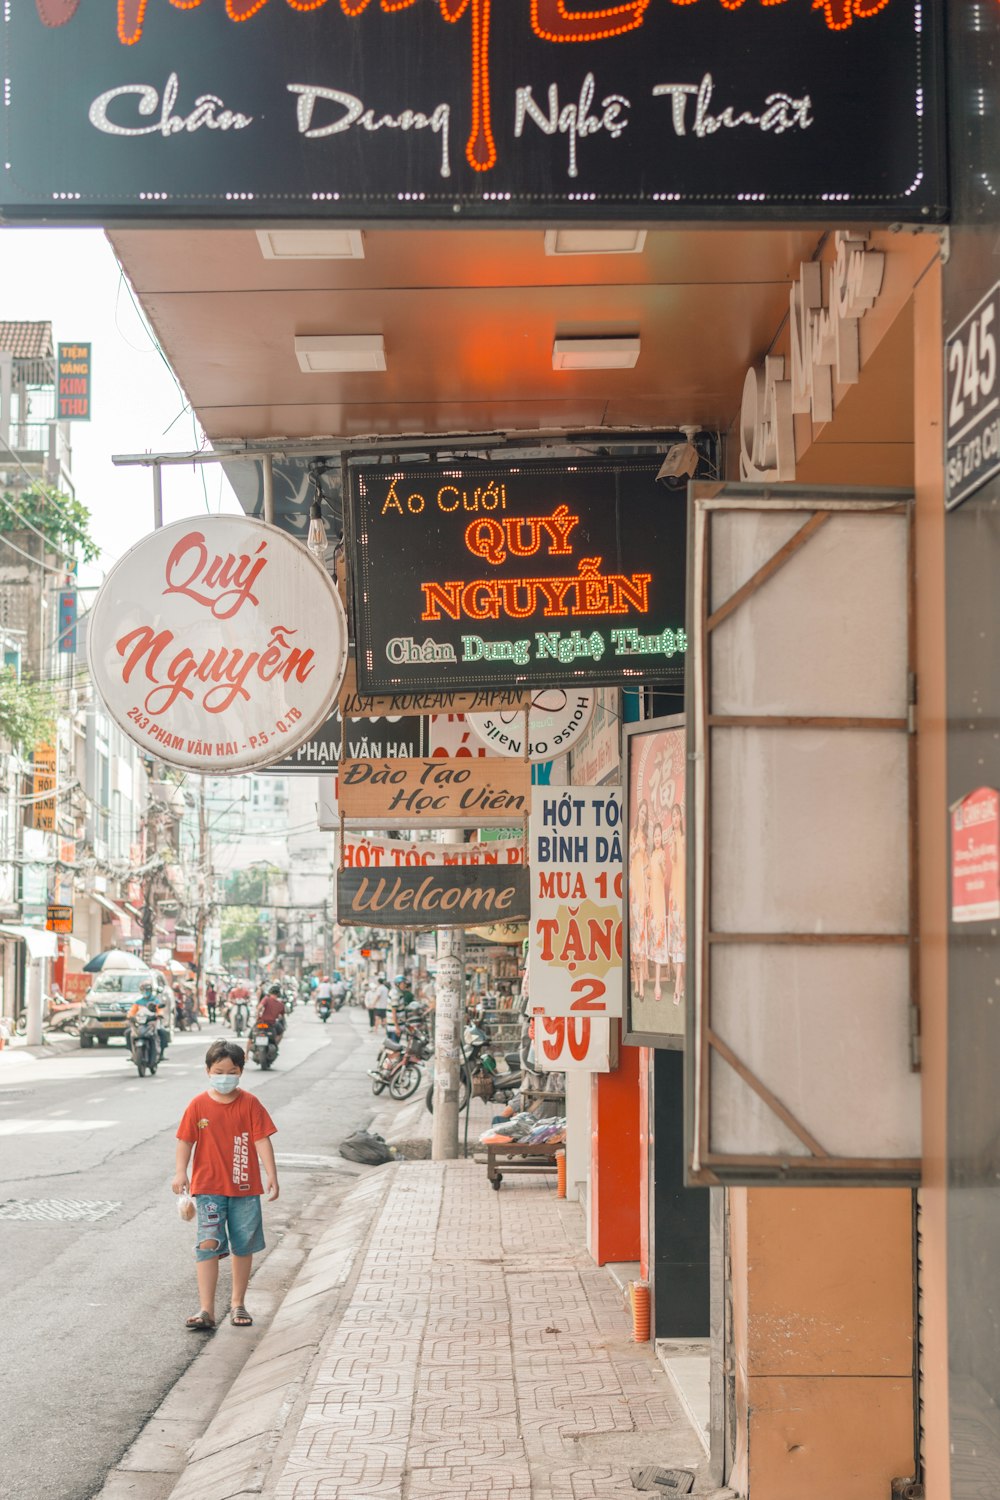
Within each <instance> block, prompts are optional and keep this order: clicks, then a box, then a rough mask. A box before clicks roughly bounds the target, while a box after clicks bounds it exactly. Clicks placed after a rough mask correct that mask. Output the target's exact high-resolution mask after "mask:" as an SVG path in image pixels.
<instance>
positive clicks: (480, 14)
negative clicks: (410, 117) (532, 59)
mask: <svg viewBox="0 0 1000 1500" xmlns="http://www.w3.org/2000/svg"><path fill="white" fill-rule="evenodd" d="M148 3H149V0H116V14H117V33H118V40H119V41H120V42H121V44H122V46H125V47H133V46H135V45H136V44H137V43H138V42H140V41H141V40H142V34H143V27H144V24H145V19H146V9H147V5H148ZM203 3H204V0H170V4H171V5H172V6H174V7H175V8H176V9H178V10H197V9H198V8H199V7H200V6H201V5H202V4H203ZM267 3H268V0H225V9H226V15H227V16H228V17H229V19H230V21H233V22H236V23H241V22H245V21H249V20H251V19H252V18H253V17H254V16H255V15H256V14H257V13H258V11H260V10H262V9H263V8H264V6H265V5H267ZM286 3H287V4H288V6H289V8H290V9H292V10H294V11H302V12H309V11H315V10H321V9H323V8H324V7H325V6H326V5H328V4H332V3H333V0H286ZM371 3H372V0H340V10H341V12H342V13H343V15H344V16H347V17H349V18H351V19H353V18H356V17H360V16H361V15H362V14H363V12H364V11H366V10H367V9H368V7H369V5H370V4H371ZM416 3H417V0H379V5H380V7H381V9H382V10H383V11H384V12H386V13H393V12H396V11H401V10H409V9H411V8H412V7H413V6H414V5H415V4H416ZM492 3H493V0H437V5H438V10H439V12H440V14H441V17H442V19H443V20H444V21H447V22H448V23H450V24H452V25H455V24H457V23H458V22H459V21H461V20H463V19H464V18H465V17H466V16H468V17H469V23H470V32H471V37H470V42H471V57H470V76H471V121H470V130H469V137H468V141H467V143H466V148H465V156H466V160H467V162H468V164H469V166H470V167H471V168H472V169H473V171H475V172H489V171H491V170H492V169H493V167H494V166H495V165H496V161H497V147H496V141H495V139H494V135H493V116H492V101H491V69H490V25H491V20H492ZM650 3H651V0H625V3H624V4H620V5H610V6H604V7H601V8H598V9H592V10H573V9H569V8H567V0H530V4H529V20H530V25H531V30H532V32H533V33H534V35H535V36H536V37H538V38H540V39H541V40H542V41H546V42H553V43H557V44H562V43H572V42H584V43H586V42H597V41H609V40H611V39H613V38H614V37H617V36H622V35H624V34H625V33H627V32H630V31H635V30H636V29H637V28H638V27H640V26H642V24H643V22H644V20H645V17H646V12H647V10H648V8H649V5H650ZM660 3H664V0H660ZM666 3H669V4H672V5H690V4H697V3H699V0H666ZM720 3H721V4H722V5H723V7H724V8H725V10H727V11H735V10H739V9H741V8H742V7H743V5H744V4H745V3H746V0H720ZM760 3H761V4H762V5H769V6H773V5H786V4H788V3H789V0H760ZM888 3H889V0H811V4H812V9H813V10H817V11H819V12H820V13H821V15H822V17H823V20H824V22H825V23H826V26H827V28H828V30H830V31H844V30H846V29H847V28H848V27H850V26H853V24H854V22H855V21H864V20H868V19H870V18H871V17H872V16H875V15H877V14H878V13H879V12H880V11H881V10H883V9H884V8H885V7H886V6H887V5H888ZM79 4H80V0H35V5H36V8H37V10H38V15H39V18H40V20H41V22H42V24H43V25H44V26H48V27H59V26H65V25H66V24H67V23H68V22H70V21H71V20H72V19H73V17H74V16H75V14H76V12H77V10H78V8H79ZM591 81H592V80H591ZM670 87H672V88H680V89H682V90H685V89H688V88H691V89H693V90H694V91H695V92H697V91H698V89H699V88H703V87H704V82H703V84H702V85H700V86H699V85H690V86H689V85H671V86H670ZM584 88H585V91H586V84H585V86H584ZM522 95H523V97H522ZM592 100H593V92H592V91H591V92H590V95H589V97H588V98H585V97H584V94H583V93H581V96H580V100H579V102H578V103H577V104H573V105H564V106H563V108H562V109H561V110H557V108H556V106H557V103H558V101H557V100H553V99H552V97H551V91H550V98H549V109H548V113H546V112H545V111H543V110H542V109H540V107H539V106H538V104H537V103H536V102H535V100H534V99H533V98H532V97H531V91H530V89H528V90H520V91H519V95H518V104H517V107H518V114H519V122H520V124H521V125H522V126H523V123H524V118H525V116H526V115H527V116H530V117H531V118H532V119H533V120H534V122H535V124H536V125H538V126H539V128H541V129H542V130H544V131H546V132H547V133H550V134H554V133H555V132H556V131H557V130H558V131H560V132H561V133H564V134H569V135H570V137H571V142H570V161H571V165H570V175H571V176H574V175H575V150H576V140H577V138H578V137H582V136H584V135H587V134H593V133H594V132H595V131H596V130H601V129H603V130H607V131H608V132H609V133H611V134H612V135H617V134H619V133H620V132H621V130H623V129H624V128H625V125H626V124H627V120H626V119H625V118H624V117H623V116H622V113H621V111H622V110H623V109H624V108H626V107H627V105H628V101H627V100H625V99H624V98H623V97H622V96H620V95H614V94H612V95H609V96H608V97H607V98H606V99H604V100H603V101H602V103H601V106H600V107H601V113H600V114H597V115H594V114H592V113H591V112H590V105H591V103H592ZM359 102H360V101H359ZM686 102H687V100H686V97H684V98H682V99H680V100H678V98H677V96H676V95H675V96H674V100H673V103H674V109H675V114H674V121H675V127H676V120H677V115H676V108H677V105H678V103H680V105H681V108H682V109H683V108H684V107H685V106H686ZM806 102H807V101H805V100H798V101H796V100H788V101H787V103H783V104H782V103H780V102H779V101H773V102H772V103H771V104H769V106H768V107H769V108H770V109H772V110H773V111H775V113H774V115H773V118H774V119H775V120H776V121H780V120H783V119H785V118H786V117H788V118H790V119H791V121H792V123H793V124H794V123H797V124H799V125H804V123H805V122H804V121H803V120H802V119H801V117H800V118H797V119H796V118H795V115H796V106H802V105H804V104H805V103H806ZM199 103H201V101H199ZM155 107H156V106H155V104H154V105H153V108H154V109H155ZM705 110H706V112H707V100H706V102H705ZM765 113H766V111H765ZM726 114H731V111H724V112H723V115H722V116H716V117H713V118H714V119H715V120H716V121H717V122H718V123H716V124H715V126H714V128H716V129H718V128H719V127H720V124H721V125H730V124H743V123H751V121H750V120H749V119H744V118H742V117H741V118H736V117H732V118H731V119H729V120H726V119H725V115H726ZM799 114H800V115H801V110H799ZM706 119H707V115H706ZM201 123H208V121H207V120H205V121H202V122H201ZM386 123H387V122H386ZM703 123H705V121H704V120H703ZM752 123H755V124H757V123H760V122H759V121H758V120H757V119H756V118H755V119H754V120H753V122H752ZM154 128H157V129H158V128H159V127H154ZM181 128H191V127H184V126H182V127H181ZM223 128H225V127H223ZM237 128H238V127H237ZM343 128H346V127H343ZM413 128H417V127H416V126H414V127H413ZM761 128H762V129H765V128H766V129H778V128H779V126H778V125H777V124H769V125H767V126H765V125H763V124H761ZM780 128H782V129H787V128H791V125H781V126H780Z"/></svg>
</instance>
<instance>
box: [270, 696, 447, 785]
mask: <svg viewBox="0 0 1000 1500" xmlns="http://www.w3.org/2000/svg"><path fill="white" fill-rule="evenodd" d="M428 722H429V721H428V720H427V719H425V718H421V717H417V716H416V715H412V714H407V715H406V716H405V717H402V718H398V717H390V718H385V717H383V718H379V719H348V721H347V731H346V733H345V732H344V729H343V724H342V720H341V717H340V711H339V709H338V710H337V712H336V713H334V714H331V715H330V717H329V718H328V719H327V721H326V723H325V724H321V725H320V727H319V729H318V730H317V731H316V733H315V734H314V735H312V736H311V737H310V738H309V739H307V740H305V741H303V743H302V744H301V745H300V746H299V747H298V749H297V750H293V751H292V753H291V755H286V756H285V758H284V759H283V760H279V761H276V762H275V764H274V765H272V766H268V767H267V770H266V771H265V772H262V773H261V774H262V775H266V774H267V773H268V772H277V773H278V774H279V775H280V776H288V775H290V774H291V775H295V774H299V775H303V776H315V775H317V774H323V773H329V774H332V773H333V772H334V771H336V769H337V767H338V766H339V765H340V751H341V745H342V744H343V746H344V754H345V755H346V756H347V757H348V759H360V758H367V757H369V756H371V757H374V758H375V759H377V760H381V759H382V758H383V757H384V756H389V757H394V758H404V759H405V758H407V757H409V756H413V755H426V754H427V724H428Z"/></svg>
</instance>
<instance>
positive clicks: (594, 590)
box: [350, 459, 687, 693]
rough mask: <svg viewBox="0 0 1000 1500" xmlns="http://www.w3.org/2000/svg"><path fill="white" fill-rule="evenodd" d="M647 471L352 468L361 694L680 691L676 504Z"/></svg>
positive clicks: (567, 464) (579, 466)
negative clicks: (668, 686) (606, 687)
mask: <svg viewBox="0 0 1000 1500" xmlns="http://www.w3.org/2000/svg"><path fill="white" fill-rule="evenodd" d="M658 467H659V465H658V463H657V461H656V460H655V459H654V460H652V461H650V460H636V461H634V462H627V461H626V462H618V463H616V462H613V461H602V460H599V459H583V460H571V459H561V460H558V461H556V460H534V461H524V462H520V461H519V462H516V463H508V464H504V465H501V464H493V463H487V464H482V463H481V464H469V465H468V466H464V467H457V468H452V467H450V466H449V467H433V468H416V467H414V468H394V467H389V466H388V465H386V466H383V467H380V468H371V467H361V468H356V469H352V471H351V508H350V509H351V514H350V548H351V564H352V569H351V571H352V583H353V589H354V622H355V636H356V648H357V671H358V683H359V686H360V687H361V689H362V691H363V692H383V693H388V692H394V691H398V690H400V689H408V688H426V689H431V690H432V689H448V688H451V689H474V688H477V687H479V686H480V685H484V684H489V685H491V686H493V687H504V686H508V685H511V684H514V683H526V684H528V685H529V686H533V685H536V684H537V685H542V686H560V685H563V684H566V685H570V684H575V685H582V684H585V683H619V684H629V683H631V684H632V685H633V686H634V685H635V684H636V683H639V682H643V683H673V684H675V685H678V686H679V685H681V684H683V681H684V653H685V647H686V636H685V634H684V580H685V538H686V529H687V507H686V505H685V502H684V497H683V494H679V493H677V492H676V491H670V490H664V489H662V488H660V486H659V485H657V483H656V478H655V476H656V472H657V469H658Z"/></svg>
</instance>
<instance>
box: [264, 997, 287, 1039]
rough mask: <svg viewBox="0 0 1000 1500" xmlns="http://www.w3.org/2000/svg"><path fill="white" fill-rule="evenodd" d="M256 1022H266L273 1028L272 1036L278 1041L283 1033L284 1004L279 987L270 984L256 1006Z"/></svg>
mask: <svg viewBox="0 0 1000 1500" xmlns="http://www.w3.org/2000/svg"><path fill="white" fill-rule="evenodd" d="M257 1020H258V1021H266V1022H267V1023H268V1025H269V1026H273V1027H274V1035H275V1037H276V1038H277V1039H278V1040H280V1039H281V1037H282V1036H283V1035H284V1033H285V1002H284V1000H282V998H281V985H280V984H272V986H271V988H270V989H269V990H268V992H267V994H266V995H263V996H262V997H261V999H260V1002H259V1004H258V1006H257Z"/></svg>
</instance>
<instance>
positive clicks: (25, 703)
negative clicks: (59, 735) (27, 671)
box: [0, 667, 56, 750]
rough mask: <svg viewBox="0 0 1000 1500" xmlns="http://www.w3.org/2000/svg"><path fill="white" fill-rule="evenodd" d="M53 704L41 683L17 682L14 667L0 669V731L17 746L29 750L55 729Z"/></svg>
mask: <svg viewBox="0 0 1000 1500" xmlns="http://www.w3.org/2000/svg"><path fill="white" fill-rule="evenodd" d="M55 726H56V705H55V699H54V698H53V696H52V694H51V693H50V692H49V690H48V688H45V687H42V686H41V684H40V683H37V682H29V681H27V680H23V681H21V682H18V680H17V674H16V672H15V671H14V669H13V667H5V668H4V669H3V671H2V672H0V734H2V735H3V736H4V738H5V739H8V740H10V742H11V744H12V745H14V746H15V748H16V749H18V750H32V749H33V748H34V746H35V745H37V744H38V743H39V741H45V740H50V739H51V738H52V736H53V735H54V733H55Z"/></svg>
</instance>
